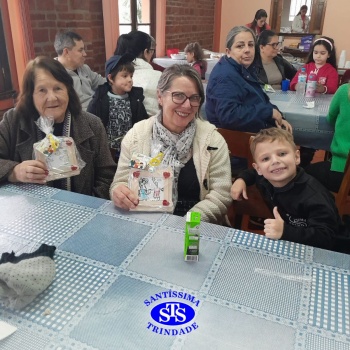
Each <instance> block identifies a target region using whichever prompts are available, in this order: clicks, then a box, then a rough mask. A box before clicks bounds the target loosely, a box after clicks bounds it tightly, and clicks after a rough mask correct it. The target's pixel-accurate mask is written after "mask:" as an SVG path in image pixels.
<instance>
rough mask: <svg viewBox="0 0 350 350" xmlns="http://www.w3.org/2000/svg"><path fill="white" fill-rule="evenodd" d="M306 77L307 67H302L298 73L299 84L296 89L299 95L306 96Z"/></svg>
mask: <svg viewBox="0 0 350 350" xmlns="http://www.w3.org/2000/svg"><path fill="white" fill-rule="evenodd" d="M306 79H307V74H306V68H304V67H303V68H301V72H300V73H299V75H298V85H297V89H296V92H297V95H298V96H304V94H305V88H306Z"/></svg>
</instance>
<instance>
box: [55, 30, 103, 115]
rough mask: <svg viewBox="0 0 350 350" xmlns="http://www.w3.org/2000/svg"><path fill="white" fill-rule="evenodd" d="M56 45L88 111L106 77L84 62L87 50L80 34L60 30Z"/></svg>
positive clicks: (61, 59) (58, 58)
mask: <svg viewBox="0 0 350 350" xmlns="http://www.w3.org/2000/svg"><path fill="white" fill-rule="evenodd" d="M54 46H55V50H56V53H57V55H58V57H57V60H58V61H59V62H60V63H61V64H62V65H63V66H64V68H66V70H67V72H68V74H69V75H70V76H71V77H72V79H73V83H74V89H75V91H76V92H77V94H78V96H79V99H80V102H81V106H82V109H83V110H84V111H86V109H87V107H88V105H89V102H90V101H91V99H92V96H93V95H94V92H95V90H96V89H97V87H98V86H99V85H102V84H104V83H105V82H106V79H105V78H104V77H102V76H101V75H100V74H98V73H96V72H93V71H92V70H91V68H90V67H89V66H88V65H87V64H84V62H85V57H86V52H85V46H84V42H83V38H82V37H81V36H80V35H79V34H77V33H74V32H72V31H64V32H59V33H57V34H56V38H55V43H54Z"/></svg>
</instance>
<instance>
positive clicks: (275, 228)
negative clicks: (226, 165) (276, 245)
mask: <svg viewBox="0 0 350 350" xmlns="http://www.w3.org/2000/svg"><path fill="white" fill-rule="evenodd" d="M250 149H251V152H252V155H253V158H254V161H255V163H253V167H254V169H255V170H254V169H249V170H245V171H243V172H242V173H240V174H239V175H238V177H237V179H236V180H235V182H234V183H233V185H232V187H231V196H232V198H233V199H234V200H249V198H248V197H247V191H246V187H247V185H248V186H250V185H253V184H256V185H257V187H258V189H259V190H260V191H261V193H262V196H263V197H264V199H265V201H266V202H267V203H268V204H269V205H270V207H271V209H273V215H274V217H273V218H271V219H266V220H265V221H264V232H265V235H266V237H267V238H270V239H275V240H278V239H283V240H286V241H291V242H296V243H302V244H307V245H311V246H314V247H319V248H325V249H337V250H338V249H340V250H342V251H343V250H344V249H345V247H342V246H339V244H338V243H339V241H342V242H348V243H350V240H349V236H350V234H349V232H348V231H347V230H346V228H345V226H344V225H343V224H342V222H341V219H340V216H339V214H338V210H337V207H336V206H335V201H334V197H333V196H332V194H331V193H330V192H329V191H328V190H327V189H326V188H324V187H323V186H322V185H321V184H320V183H319V182H318V181H317V180H316V179H314V178H313V177H312V176H310V175H308V174H306V173H305V171H304V170H303V169H302V168H298V164H299V163H300V155H299V151H298V150H297V148H296V146H295V144H294V141H293V136H292V134H290V133H289V132H288V131H286V130H282V129H278V128H268V129H264V130H261V131H260V132H259V133H257V134H256V136H255V137H254V138H253V140H252V142H251V145H250ZM346 250H347V251H348V252H350V245H349V246H348V247H347V248H346Z"/></svg>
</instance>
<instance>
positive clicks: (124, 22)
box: [118, 0, 156, 38]
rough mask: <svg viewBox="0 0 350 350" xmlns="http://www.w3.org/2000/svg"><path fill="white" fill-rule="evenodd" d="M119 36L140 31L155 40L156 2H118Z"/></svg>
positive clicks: (151, 0) (145, 0) (126, 0)
mask: <svg viewBox="0 0 350 350" xmlns="http://www.w3.org/2000/svg"><path fill="white" fill-rule="evenodd" d="M118 10H119V34H126V33H129V32H130V31H132V30H140V31H142V32H145V33H147V34H150V35H151V36H153V37H154V38H155V35H156V31H155V28H156V25H155V18H156V16H155V14H156V0H118Z"/></svg>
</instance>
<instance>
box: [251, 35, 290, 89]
mask: <svg viewBox="0 0 350 350" xmlns="http://www.w3.org/2000/svg"><path fill="white" fill-rule="evenodd" d="M257 47H258V50H257V52H256V56H255V61H254V65H255V69H256V74H257V77H258V80H259V82H260V84H262V85H265V84H269V85H271V86H272V87H273V88H274V89H275V90H281V82H282V80H284V79H289V80H291V79H293V77H294V75H295V73H296V72H297V71H296V69H295V68H294V67H293V66H292V65H291V64H290V63H289V62H288V61H286V60H285V59H284V58H283V57H282V56H281V55H279V54H278V52H279V49H280V43H279V41H278V36H277V35H276V34H275V32H273V31H272V30H264V31H263V32H262V33H261V34H260V36H259V39H258V44H257Z"/></svg>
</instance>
